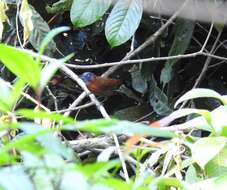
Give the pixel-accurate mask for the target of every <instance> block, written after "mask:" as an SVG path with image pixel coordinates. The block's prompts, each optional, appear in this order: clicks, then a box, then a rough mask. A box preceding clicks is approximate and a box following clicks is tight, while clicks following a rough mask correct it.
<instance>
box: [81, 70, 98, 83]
mask: <svg viewBox="0 0 227 190" xmlns="http://www.w3.org/2000/svg"><path fill="white" fill-rule="evenodd" d="M94 77H95V74H94V73H91V72H85V73H83V74H82V75H80V78H81V79H82V80H83V81H84V82H85V84H88V83H89V82H91V81H92V80H93V79H94Z"/></svg>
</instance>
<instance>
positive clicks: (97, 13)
mask: <svg viewBox="0 0 227 190" xmlns="http://www.w3.org/2000/svg"><path fill="white" fill-rule="evenodd" d="M111 1H112V0H73V4H72V6H71V10H70V18H71V21H72V23H73V25H74V26H75V27H84V26H87V25H90V24H92V23H94V22H95V21H97V20H98V19H100V18H101V17H102V16H103V15H104V13H105V12H106V11H107V10H108V8H109V7H110V4H111Z"/></svg>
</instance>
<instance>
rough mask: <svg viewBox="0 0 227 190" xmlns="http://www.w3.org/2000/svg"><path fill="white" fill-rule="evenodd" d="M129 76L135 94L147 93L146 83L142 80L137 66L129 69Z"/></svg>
mask: <svg viewBox="0 0 227 190" xmlns="http://www.w3.org/2000/svg"><path fill="white" fill-rule="evenodd" d="M130 74H131V78H132V87H133V89H135V90H136V91H137V92H140V93H141V94H144V93H145V92H146V91H147V88H148V86H147V82H146V81H145V80H144V78H143V77H142V74H141V69H140V67H139V66H138V65H134V66H133V67H132V68H131V69H130Z"/></svg>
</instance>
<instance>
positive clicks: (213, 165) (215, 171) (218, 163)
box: [205, 146, 227, 177]
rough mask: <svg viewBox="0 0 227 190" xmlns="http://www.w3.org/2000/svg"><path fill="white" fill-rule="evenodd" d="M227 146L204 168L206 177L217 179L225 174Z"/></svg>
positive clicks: (226, 169)
mask: <svg viewBox="0 0 227 190" xmlns="http://www.w3.org/2000/svg"><path fill="white" fill-rule="evenodd" d="M226 160H227V146H225V147H224V148H223V149H222V150H221V151H220V152H219V153H218V154H217V155H216V156H215V157H214V158H213V159H212V160H211V161H209V162H208V163H207V164H206V166H205V171H206V175H207V176H208V177H217V176H220V175H222V174H224V173H227V162H226Z"/></svg>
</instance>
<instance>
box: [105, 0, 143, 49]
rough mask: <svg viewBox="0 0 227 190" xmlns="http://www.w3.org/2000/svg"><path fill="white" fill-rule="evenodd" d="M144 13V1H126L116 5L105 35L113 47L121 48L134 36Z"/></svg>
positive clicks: (107, 23)
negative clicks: (120, 46)
mask: <svg viewBox="0 0 227 190" xmlns="http://www.w3.org/2000/svg"><path fill="white" fill-rule="evenodd" d="M142 13H143V4H142V0H124V1H118V2H117V3H116V4H115V6H114V8H113V10H112V11H111V13H110V15H109V17H108V18H107V21H106V26H105V35H106V38H107V41H108V42H109V44H110V45H111V47H115V46H119V45H121V44H123V43H125V42H126V41H128V40H129V39H130V38H131V37H132V36H133V34H134V33H135V32H136V29H137V28H138V26H139V23H140V20H141V18H142Z"/></svg>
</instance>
